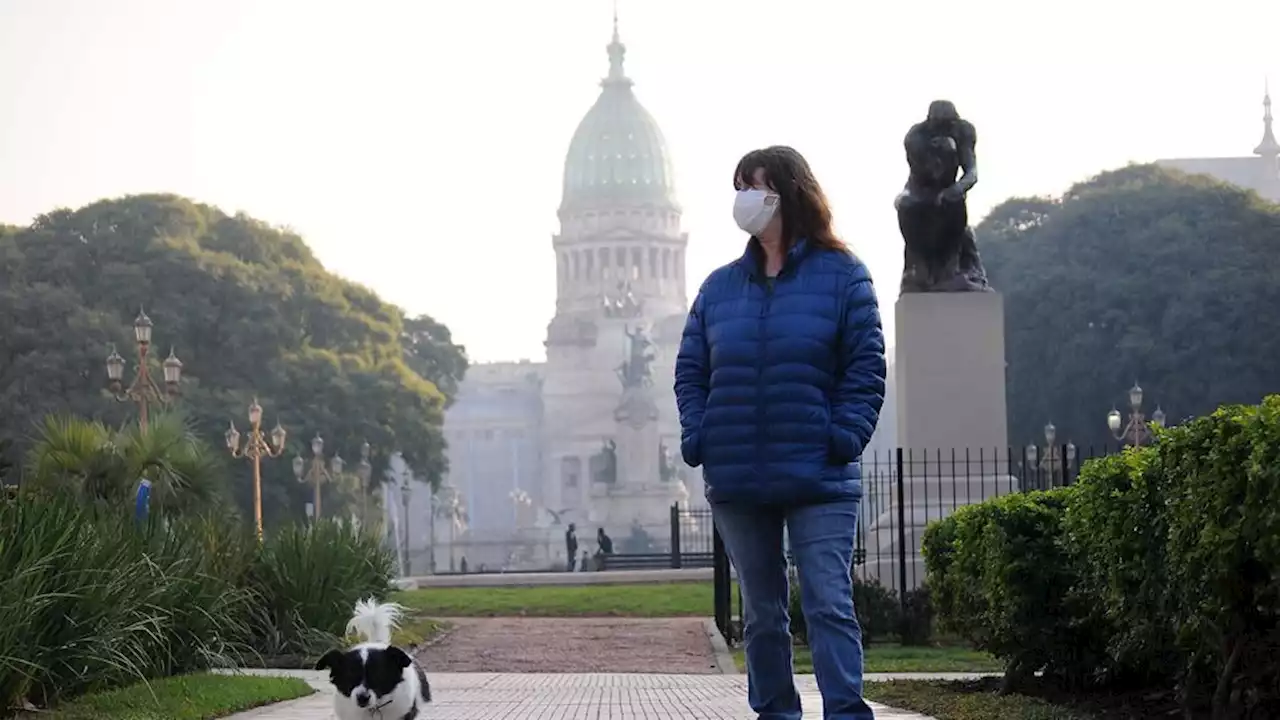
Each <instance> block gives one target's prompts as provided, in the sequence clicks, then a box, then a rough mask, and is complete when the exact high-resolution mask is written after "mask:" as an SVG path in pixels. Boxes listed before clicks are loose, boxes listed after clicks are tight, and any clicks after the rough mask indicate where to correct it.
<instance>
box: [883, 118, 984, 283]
mask: <svg viewBox="0 0 1280 720" xmlns="http://www.w3.org/2000/svg"><path fill="white" fill-rule="evenodd" d="M977 142H978V133H977V130H976V129H975V128H974V127H973V123H970V122H969V121H967V120H964V119H962V118H961V117H960V114H959V113H957V112H956V106H955V105H954V104H952V103H951V102H950V101H949V100H934V101H933V102H932V103H930V105H929V114H928V116H927V117H926V118H925V119H924V121H923V122H919V123H916V124H915V125H913V126H912V127H911V130H909V131H908V132H907V137H906V139H905V140H904V141H903V145H904V146H905V148H906V151H907V166H908V168H909V169H910V174H909V175H908V176H907V185H906V187H904V188H903V189H902V193H901V194H899V195H898V197H897V199H896V200H894V203H893V205H894V208H895V209H897V211H898V229H899V230H900V231H901V232H902V240H903V242H904V243H905V245H906V248H905V251H904V258H903V268H902V292H904V293H908V292H974V291H977V292H985V291H990V290H991V286H990V285H988V284H987V272H986V270H985V269H984V268H983V267H982V259H981V258H980V257H979V256H978V246H977V243H976V241H975V239H974V235H973V228H971V227H969V210H968V207H967V206H966V204H965V199H966V196H967V195H968V192H969V190H970V189H971V188H972V187H973V186H974V185H975V184H977V182H978V157H977V153H976V150H975V146H976V145H977ZM957 173H959V174H960V177H959V178H957V177H956V174H957Z"/></svg>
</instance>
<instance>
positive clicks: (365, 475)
mask: <svg viewBox="0 0 1280 720" xmlns="http://www.w3.org/2000/svg"><path fill="white" fill-rule="evenodd" d="M369 450H370V448H369V443H368V442H362V443H360V462H359V463H358V464H357V465H356V477H357V478H358V479H359V480H360V526H361V527H364V526H366V525H367V524H368V523H369V479H370V478H372V477H373V465H372V464H371V463H370V462H369Z"/></svg>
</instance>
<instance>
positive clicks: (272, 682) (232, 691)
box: [40, 674, 314, 720]
mask: <svg viewBox="0 0 1280 720" xmlns="http://www.w3.org/2000/svg"><path fill="white" fill-rule="evenodd" d="M312 692H314V690H312V689H311V686H310V685H308V684H307V683H306V682H304V681H302V680H299V679H297V678H276V677H251V676H246V675H213V674H199V675H184V676H181V677H171V678H164V679H161V680H153V681H151V684H150V687H148V686H147V685H145V684H141V683H140V684H137V685H130V686H129V687H124V688H119V689H117V690H109V691H107V692H101V693H94V694H92V695H85V696H83V697H81V698H78V699H76V700H74V701H73V702H70V703H67V704H65V705H62V706H60V707H58V708H57V709H56V710H55V711H53V712H51V713H48V714H41V715H40V717H47V718H57V719H58V720H211V719H212V718H219V717H223V716H225V715H230V714H232V713H237V712H240V711H242V710H249V709H252V708H255V707H259V706H262V705H268V704H270V703H274V702H281V701H283V700H293V699H294V698H300V697H304V696H306V695H310V694H311V693H312Z"/></svg>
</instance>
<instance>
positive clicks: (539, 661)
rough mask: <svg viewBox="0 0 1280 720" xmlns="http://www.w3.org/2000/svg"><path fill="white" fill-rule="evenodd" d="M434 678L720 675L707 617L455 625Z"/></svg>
mask: <svg viewBox="0 0 1280 720" xmlns="http://www.w3.org/2000/svg"><path fill="white" fill-rule="evenodd" d="M447 622H448V623H449V624H450V625H451V626H452V627H451V629H450V630H448V631H446V633H445V635H444V636H443V637H441V638H439V639H438V640H437V641H435V642H432V643H430V644H428V645H427V646H426V647H423V648H420V649H419V650H418V652H417V658H418V661H419V662H421V663H422V667H424V668H427V669H428V670H430V671H431V672H542V673H587V672H590V673H669V674H684V673H696V674H704V673H717V672H719V668H718V667H717V665H716V659H715V653H714V650H713V648H712V645H711V640H710V638H709V637H708V632H707V623H706V622H705V621H704V620H702V619H700V618H654V619H640V618H531V617H514V618H448V619H447Z"/></svg>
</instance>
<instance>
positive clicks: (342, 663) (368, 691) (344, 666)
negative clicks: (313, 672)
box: [316, 598, 431, 720]
mask: <svg viewBox="0 0 1280 720" xmlns="http://www.w3.org/2000/svg"><path fill="white" fill-rule="evenodd" d="M403 612H404V608H403V607H401V606H400V605H396V604H394V603H378V602H376V601H374V599H373V598H369V599H368V600H361V601H360V602H358V603H356V609H355V614H354V615H352V616H351V622H349V623H347V634H352V633H355V634H356V635H357V636H359V637H360V638H362V639H363V640H364V642H362V643H360V644H359V645H356V646H355V647H353V648H351V649H350V650H347V651H346V652H343V651H341V650H330V651H329V652H327V653H325V655H324V657H322V658H320V661H319V662H317V663H316V669H317V670H328V671H329V681H330V682H332V683H333V686H334V687H335V688H337V690H338V694H337V695H335V696H334V698H333V711H334V713H335V714H336V715H337V716H338V720H375V719H376V720H414V718H417V717H418V716H419V712H421V706H423V705H426V704H427V703H429V702H431V686H430V685H429V684H427V676H426V674H425V673H424V672H422V668H421V667H419V666H418V664H417V663H416V662H414V660H413V658H412V657H409V653H407V652H405V651H404V650H401V649H400V648H398V647H395V646H394V645H392V644H391V633H392V631H393V630H394V629H395V628H396V626H397V625H398V624H399V622H400V617H401V615H402V614H403Z"/></svg>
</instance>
